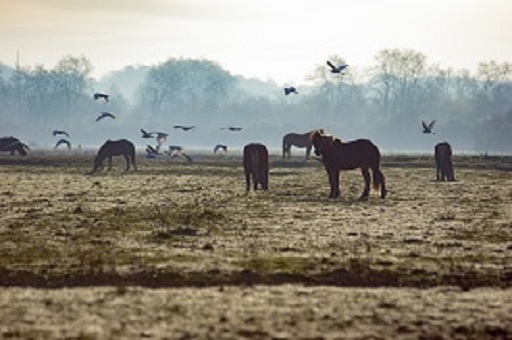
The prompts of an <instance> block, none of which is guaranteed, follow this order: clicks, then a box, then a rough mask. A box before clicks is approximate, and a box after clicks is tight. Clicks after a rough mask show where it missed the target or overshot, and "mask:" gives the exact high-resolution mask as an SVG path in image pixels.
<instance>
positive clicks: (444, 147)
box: [434, 142, 455, 182]
mask: <svg viewBox="0 0 512 340" xmlns="http://www.w3.org/2000/svg"><path fill="white" fill-rule="evenodd" d="M434 154H435V158H436V168H437V171H436V177H437V180H438V181H450V182H452V181H455V175H454V173H453V164H452V147H451V146H450V144H449V143H448V142H442V143H438V144H436V146H435V148H434Z"/></svg>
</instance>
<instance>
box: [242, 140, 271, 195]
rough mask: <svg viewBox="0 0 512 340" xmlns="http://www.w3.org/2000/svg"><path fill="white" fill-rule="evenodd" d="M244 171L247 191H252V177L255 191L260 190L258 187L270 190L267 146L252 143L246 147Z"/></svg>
mask: <svg viewBox="0 0 512 340" xmlns="http://www.w3.org/2000/svg"><path fill="white" fill-rule="evenodd" d="M244 171H245V190H246V191H249V190H250V187H251V176H252V182H253V186H254V190H258V185H260V186H261V188H262V189H263V190H268V150H267V147H266V146H265V145H263V144H260V143H251V144H247V145H246V146H245V147H244Z"/></svg>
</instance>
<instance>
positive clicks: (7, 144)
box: [0, 136, 30, 156]
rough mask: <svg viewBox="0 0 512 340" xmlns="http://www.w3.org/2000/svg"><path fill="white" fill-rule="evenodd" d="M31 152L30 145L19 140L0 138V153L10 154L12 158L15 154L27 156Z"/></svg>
mask: <svg viewBox="0 0 512 340" xmlns="http://www.w3.org/2000/svg"><path fill="white" fill-rule="evenodd" d="M29 150H30V149H29V147H28V145H27V144H25V143H22V142H21V141H20V140H19V139H18V138H15V137H12V136H10V137H2V138H0V151H7V152H10V153H11V156H12V155H14V153H15V152H18V154H20V155H21V156H26V155H27V151H29Z"/></svg>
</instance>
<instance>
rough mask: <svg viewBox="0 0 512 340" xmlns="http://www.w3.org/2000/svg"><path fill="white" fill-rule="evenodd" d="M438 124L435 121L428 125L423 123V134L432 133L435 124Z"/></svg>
mask: <svg viewBox="0 0 512 340" xmlns="http://www.w3.org/2000/svg"><path fill="white" fill-rule="evenodd" d="M435 123H436V121H435V120H433V121H431V122H430V124H428V125H427V124H426V123H425V122H424V121H421V125H422V126H423V133H432V134H434V132H432V129H433V128H434V124H435Z"/></svg>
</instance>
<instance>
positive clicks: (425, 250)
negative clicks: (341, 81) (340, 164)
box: [0, 152, 512, 339]
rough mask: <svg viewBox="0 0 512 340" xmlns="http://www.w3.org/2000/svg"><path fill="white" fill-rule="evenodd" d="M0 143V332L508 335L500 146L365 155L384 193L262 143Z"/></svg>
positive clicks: (506, 208)
mask: <svg viewBox="0 0 512 340" xmlns="http://www.w3.org/2000/svg"><path fill="white" fill-rule="evenodd" d="M92 157H93V156H92V155H87V154H86V155H81V154H67V153H65V152H63V153H58V154H34V155H29V156H28V157H10V156H6V155H2V156H0V174H1V176H2V177H3V181H2V183H1V184H0V212H1V217H0V287H1V288H0V338H1V337H2V336H3V337H4V338H43V337H44V338H62V337H69V338H112V337H113V338H117V337H135V338H139V337H170V338H197V337H199V338H207V337H211V338H258V339H259V338H301V337H302V338H337V337H339V338H368V337H372V336H373V337H376V338H395V337H406V338H417V337H421V336H425V337H435V336H441V337H446V338H452V337H455V338H456V337H461V338H467V337H470V338H471V337H473V338H496V337H498V338H499V337H502V338H507V337H508V338H510V337H512V288H511V286H512V262H511V255H510V254H512V204H511V203H510V202H512V175H511V174H512V172H510V170H512V159H511V158H510V157H486V158H482V157H476V156H474V157H469V156H465V157H463V156H460V157H456V158H455V160H454V163H455V171H456V177H457V181H456V182H452V183H445V182H437V181H435V171H434V161H433V159H432V157H429V156H398V155H397V156H388V157H384V159H383V172H384V175H385V176H386V181H387V186H388V189H389V196H388V197H387V198H386V199H385V200H381V199H379V198H378V193H377V192H375V191H372V193H371V198H370V200H369V201H367V202H361V201H359V200H358V196H359V195H360V193H361V191H362V186H363V179H362V177H361V175H360V173H359V172H358V171H351V172H344V173H342V179H341V195H342V198H341V199H337V200H331V199H328V198H327V194H328V191H329V188H328V183H327V176H326V174H325V171H324V170H323V168H322V166H321V164H320V163H318V162H316V161H314V160H311V161H309V162H306V163H304V162H302V161H301V159H300V158H296V159H293V160H291V161H283V160H281V159H280V158H278V157H277V156H272V157H271V170H270V190H269V192H261V191H260V192H250V193H246V192H245V184H244V175H243V170H242V167H241V158H240V156H237V155H234V156H229V157H228V156H223V157H222V156H220V157H213V156H209V155H198V156H196V157H194V158H195V159H196V161H195V162H193V163H185V162H183V161H181V160H179V159H173V160H171V159H168V158H161V159H156V160H148V159H144V158H143V157H140V158H139V159H138V165H139V170H138V171H137V172H130V173H127V174H121V171H122V169H123V167H124V164H123V162H121V159H119V160H116V161H115V162H114V169H113V170H112V171H110V172H104V173H101V174H98V175H94V176H89V175H86V172H88V171H89V170H90V169H91V167H92Z"/></svg>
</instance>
